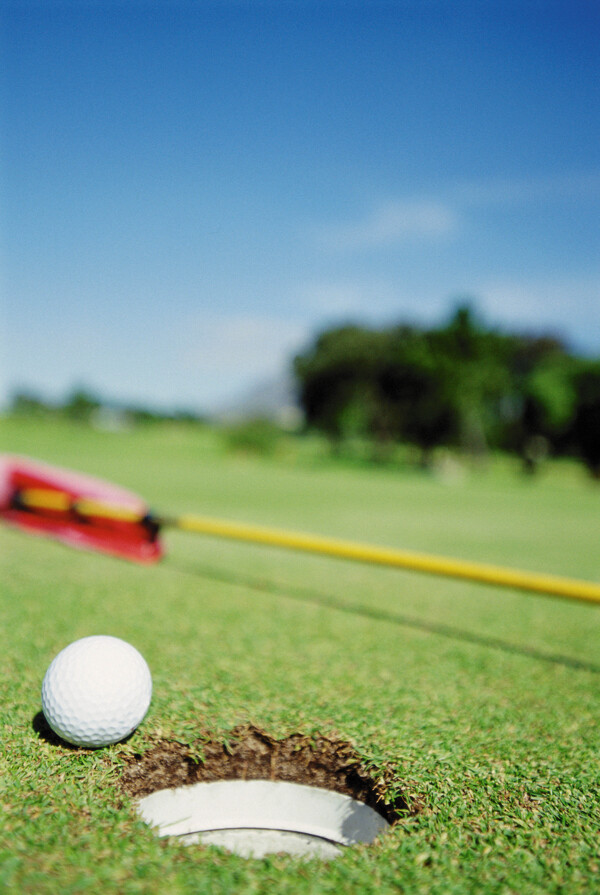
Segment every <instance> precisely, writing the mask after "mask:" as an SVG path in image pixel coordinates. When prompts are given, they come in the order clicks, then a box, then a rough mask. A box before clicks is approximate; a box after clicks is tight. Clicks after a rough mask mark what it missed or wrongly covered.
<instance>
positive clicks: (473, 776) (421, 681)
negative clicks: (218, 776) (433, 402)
mask: <svg viewBox="0 0 600 895" xmlns="http://www.w3.org/2000/svg"><path fill="white" fill-rule="evenodd" d="M0 434H1V440H2V450H4V451H7V452H14V453H21V454H27V455H29V456H34V457H36V458H38V459H41V460H45V461H48V462H51V463H55V464H59V465H62V466H65V467H69V468H73V469H79V470H82V471H85V472H89V473H92V474H95V475H98V476H101V477H104V478H107V479H109V480H111V481H114V482H117V483H119V484H122V485H124V486H126V487H129V488H131V489H133V490H135V491H137V492H139V493H140V494H142V495H143V496H144V497H145V498H146V499H147V500H148V501H149V502H150V504H151V505H152V506H153V507H155V508H156V509H157V510H159V511H163V512H173V513H177V512H180V511H192V512H201V513H206V514H208V515H215V516H221V517H224V518H232V519H239V520H242V521H247V522H254V523H260V524H267V525H274V526H281V527H286V528H290V529H293V530H303V531H309V532H314V533H317V534H324V535H331V536H337V537H344V538H353V539H356V540H361V541H365V540H366V541H371V542H373V543H378V544H383V545H389V546H399V547H406V548H410V549H415V550H422V551H430V552H435V553H439V554H446V555H449V556H455V557H458V558H464V559H474V560H480V561H485V562H491V563H496V564H503V565H509V566H513V567H517V568H523V569H529V570H532V571H540V572H550V573H555V574H561V575H567V576H570V577H580V578H587V579H590V580H596V581H598V580H600V551H598V521H597V520H598V509H599V501H600V491H599V490H598V488H597V487H594V486H593V484H592V483H591V482H589V481H588V480H587V479H586V477H585V475H584V473H583V472H582V471H581V470H580V468H579V467H577V466H575V465H572V464H569V463H554V464H550V465H549V466H548V467H547V468H546V470H545V471H543V472H542V474H541V475H540V477H539V478H537V479H536V480H530V479H525V478H523V477H522V476H521V475H520V474H519V470H518V467H516V466H515V465H514V464H512V463H511V462H509V461H506V460H501V459H497V460H494V461H493V462H491V463H490V465H489V467H488V468H487V469H485V470H478V471H470V472H468V473H467V474H465V475H463V476H457V477H452V478H450V479H448V478H447V477H441V476H436V475H431V474H425V473H423V472H420V471H418V470H416V469H414V468H412V467H409V466H398V467H390V468H381V469H373V468H367V467H364V468H361V467H360V466H356V465H354V466H352V465H350V464H345V465H344V464H342V463H339V462H334V461H331V460H329V459H328V458H326V457H325V456H324V455H323V453H322V452H321V450H320V448H319V446H318V445H316V446H315V445H313V444H311V443H310V442H307V443H304V442H296V441H293V440H290V441H289V442H286V443H285V444H283V445H282V448H281V451H280V453H276V454H275V455H274V456H273V457H271V458H261V457H254V456H244V455H241V454H234V453H230V452H227V451H224V450H223V447H222V440H221V438H220V436H219V434H218V433H217V432H213V431H211V430H208V429H197V428H194V427H185V426H181V427H176V426H164V427H162V426H154V427H151V428H149V429H136V430H133V431H131V432H97V431H94V430H91V429H88V428H85V427H77V426H70V425H67V424H59V423H43V424H41V423H36V422H32V421H22V420H21V421H13V420H2V421H0ZM166 541H167V548H168V551H167V552H168V555H167V558H166V559H165V560H164V561H163V562H162V564H161V565H159V566H157V567H150V568H146V567H142V566H136V565H132V564H128V563H125V562H122V561H119V560H114V559H110V558H107V557H103V556H100V555H97V554H93V553H85V552H79V551H75V550H70V549H68V548H66V547H64V546H62V545H59V544H57V543H54V542H51V541H48V540H45V539H41V538H35V537H32V536H28V535H25V534H22V533H19V532H15V531H13V530H10V529H8V528H2V529H0V561H1V563H2V580H3V587H2V593H1V596H0V605H1V607H2V628H3V631H4V632H5V634H4V649H3V653H2V660H1V678H0V679H1V680H2V691H3V692H2V703H1V707H0V723H1V725H2V728H1V729H2V750H1V757H0V761H1V768H0V770H1V774H0V792H1V793H2V812H3V818H2V823H1V824H0V868H1V869H0V888H2V889H3V890H4V891H7V892H19V893H20V892H23V893H27V892H39V893H45V892H48V893H50V892H56V891H61V892H64V893H84V892H88V891H90V892H91V891H103V892H105V893H121V892H127V893H129V892H131V893H137V892H140V893H142V892H143V893H159V892H160V893H162V892H172V893H192V892H194V893H195V892H199V891H200V892H204V891H206V892H216V893H219V892H233V891H235V892H237V891H239V892H250V893H252V892H267V891H268V892H270V893H279V892H281V893H283V892H294V893H295V892H299V893H302V892H314V893H320V892H323V893H325V892H332V893H333V892H339V891H352V892H365V893H369V892H373V893H375V892H377V893H382V892H398V891H400V892H407V893H412V892H415V893H417V892H419V893H420V892H428V893H445V895H446V893H470V892H473V893H475V892H477V893H519V895H524V893H525V895H526V893H534V892H535V893H542V892H543V893H578V892H581V893H583V892H586V893H587V892H592V891H595V889H596V888H597V880H598V877H599V874H600V856H599V847H598V827H599V821H600V809H599V803H598V797H597V793H598V788H599V784H600V772H599V763H598V720H599V719H598V708H599V699H598V684H599V681H600V677H599V675H600V656H599V654H598V643H599V633H600V607H595V606H589V605H584V604H579V603H576V602H573V601H566V600H560V599H554V598H545V597H539V596H532V595H526V594H521V593H518V592H516V591H511V590H500V589H497V588H493V587H486V586H481V585H477V584H473V583H467V582H461V581H452V580H449V579H442V578H435V577H431V576H427V575H422V574H421V575H420V574H416V573H409V572H401V571H394V570H390V569H382V568H376V567H372V566H361V565H356V564H351V563H348V562H343V561H338V560H332V559H325V558H319V557H316V556H309V555H302V554H294V553H289V552H285V551H280V550H276V549H267V548H258V547H251V546H247V545H241V544H234V543H227V542H222V541H218V540H216V539H212V538H204V537H199V536H197V535H191V534H183V533H176V532H171V533H168V534H167V535H166ZM93 633H106V634H113V635H116V636H119V637H123V638H124V639H126V640H129V641H130V642H132V643H133V644H134V645H135V646H137V647H138V649H140V650H141V652H142V653H143V654H144V656H145V657H146V659H147V661H148V663H149V665H150V667H151V669H152V674H153V680H154V696H153V702H152V706H151V709H150V712H149V714H148V716H147V718H146V720H145V721H144V723H143V725H142V726H141V727H140V728H139V730H138V731H137V732H136V733H135V734H134V736H133V737H132V738H131V739H130V740H129V741H128V742H127V743H125V744H120V745H116V746H111V747H108V748H106V749H100V750H96V751H86V750H78V749H71V748H69V747H67V746H64V745H61V744H59V743H57V742H55V741H52V739H51V738H49V737H48V736H46V735H44V730H43V724H42V720H41V718H40V714H39V713H40V708H41V706H40V686H41V681H42V678H43V675H44V672H45V670H46V668H47V666H48V664H49V662H50V661H51V659H52V658H53V657H54V655H56V653H57V652H58V651H59V650H60V649H61V648H62V647H64V646H65V645H66V644H67V643H69V642H71V641H72V640H75V639H77V638H78V637H83V636H86V635H88V634H93ZM240 724H250V725H255V726H256V727H259V728H261V729H262V730H265V731H266V732H267V733H268V734H269V735H270V736H272V737H286V736H289V735H291V734H295V733H299V734H303V735H311V734H313V735H315V736H317V735H319V736H330V737H334V738H337V739H342V740H344V741H348V742H350V743H351V744H352V746H353V748H354V749H355V750H356V752H357V753H358V754H359V755H360V756H361V758H362V759H363V760H364V761H365V763H367V764H368V765H369V766H370V767H372V768H373V769H374V771H375V772H376V771H377V769H378V768H379V769H383V768H386V769H391V771H392V772H393V776H394V779H395V781H396V782H397V785H398V786H399V787H401V788H402V790H403V792H404V794H405V795H406V796H407V797H408V798H409V799H410V800H412V802H413V804H415V805H419V806H420V810H419V811H418V812H417V813H415V814H413V815H408V814H407V815H406V816H405V817H403V818H402V819H401V820H400V821H399V822H398V823H397V824H396V825H395V826H394V827H393V829H392V831H391V832H390V833H389V834H388V835H386V836H385V837H382V838H381V839H380V840H378V841H377V842H376V843H375V844H374V845H372V846H368V847H367V846H364V847H363V846H361V847H356V848H352V849H348V850H347V851H346V852H345V853H344V855H343V856H342V857H341V858H339V859H338V860H336V861H333V862H330V863H322V862H319V861H311V862H302V861H300V860H297V859H294V858H290V857H286V856H275V857H272V858H269V859H265V860H262V861H246V860H244V859H242V858H238V857H236V856H232V855H227V854H226V853H224V852H221V851H219V850H216V849H212V848H205V849H202V848H186V847H184V846H180V845H177V844H176V843H173V842H170V841H167V840H159V839H157V838H156V837H155V836H154V834H153V833H152V831H151V830H149V829H148V828H146V827H145V825H144V824H143V823H141V822H140V821H139V820H138V819H137V817H136V814H135V810H134V802H133V800H132V799H131V798H130V797H128V796H127V795H126V794H124V792H123V790H122V787H121V776H122V774H123V769H124V767H125V766H126V763H127V762H128V761H129V760H130V759H131V756H132V755H133V754H134V753H137V752H144V751H145V750H147V749H149V748H150V747H151V746H152V745H153V744H154V743H156V741H157V740H158V739H162V740H167V741H177V742H180V743H184V744H187V743H193V742H194V741H195V739H196V738H197V736H198V732H199V731H209V732H212V733H213V734H214V736H215V737H226V736H227V732H228V731H230V730H231V729H232V728H234V727H236V726H237V725H240Z"/></svg>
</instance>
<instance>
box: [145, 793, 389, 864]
mask: <svg viewBox="0 0 600 895" xmlns="http://www.w3.org/2000/svg"><path fill="white" fill-rule="evenodd" d="M138 813H139V814H140V816H141V817H142V819H143V820H144V821H145V822H146V823H147V824H149V825H151V826H152V827H156V828H157V832H158V835H159V836H176V837H179V838H180V839H181V841H182V842H185V843H186V844H194V843H199V842H200V843H204V844H206V845H218V846H221V847H222V848H226V849H227V850H228V851H230V852H234V853H235V854H238V855H242V856H243V857H263V856H264V855H267V854H273V853H277V852H286V853H288V854H294V855H306V856H309V857H322V858H332V857H336V856H337V855H339V854H340V853H341V851H342V848H343V847H344V846H349V845H356V844H358V843H369V842H373V840H374V839H375V838H376V836H377V835H378V834H379V833H382V832H383V831H385V830H387V829H389V824H388V822H387V821H386V820H385V819H384V818H383V817H382V816H381V815H380V814H378V813H377V812H376V811H374V810H373V809H372V808H369V806H368V805H365V804H364V803H363V802H358V801H356V800H355V799H352V798H351V797H350V796H346V795H343V794H341V793H338V792H333V791H332V790H328V789H321V788H319V787H316V786H302V785H300V784H298V783H285V782H282V781H271V780H223V781H219V782H216V783H195V784H192V785H190V786H181V787H178V788H177V789H161V790H158V791H157V792H153V793H152V794H151V795H149V796H145V798H143V799H140V801H139V802H138Z"/></svg>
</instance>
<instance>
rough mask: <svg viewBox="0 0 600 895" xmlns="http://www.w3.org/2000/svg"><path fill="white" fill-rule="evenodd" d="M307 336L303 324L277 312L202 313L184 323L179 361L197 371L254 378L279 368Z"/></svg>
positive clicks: (195, 372) (212, 374) (205, 373)
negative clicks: (265, 313) (287, 318)
mask: <svg viewBox="0 0 600 895" xmlns="http://www.w3.org/2000/svg"><path fill="white" fill-rule="evenodd" d="M307 337H308V330H307V328H306V327H305V326H304V325H303V324H301V323H297V322H295V321H291V320H286V319H283V318H280V317H276V316H268V315H262V316H259V315H253V314H243V313H239V314H235V313H234V314H222V315H220V314H205V315H204V314H203V315H199V316H197V317H195V318H194V319H193V320H188V321H187V323H186V327H185V333H184V334H183V336H182V344H183V346H184V347H183V352H182V355H181V361H182V362H183V364H184V365H185V367H186V369H188V370H189V371H190V372H193V373H194V374H196V375H197V374H201V375H207V376H210V377H211V378H213V377H216V376H226V377H228V378H231V377H233V378H237V379H238V380H239V379H240V377H244V378H245V377H248V379H256V378H257V377H262V376H265V375H269V374H270V373H272V372H273V371H276V370H278V369H280V368H281V367H282V366H283V365H284V364H285V363H286V362H287V361H288V360H289V357H290V355H291V354H292V353H293V352H295V351H297V350H299V349H300V348H301V347H302V345H303V343H304V342H305V341H306V339H307Z"/></svg>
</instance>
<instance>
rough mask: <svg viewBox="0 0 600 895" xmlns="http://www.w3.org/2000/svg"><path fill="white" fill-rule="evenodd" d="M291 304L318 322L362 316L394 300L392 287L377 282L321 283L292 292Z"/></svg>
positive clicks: (392, 302)
mask: <svg viewBox="0 0 600 895" xmlns="http://www.w3.org/2000/svg"><path fill="white" fill-rule="evenodd" d="M294 300H295V303H296V304H297V305H298V306H299V307H301V308H304V309H306V310H307V311H308V312H309V313H310V314H311V315H313V316H314V315H315V314H316V315H318V317H319V318H320V319H322V318H325V319H329V318H340V317H343V316H345V317H351V316H361V317H362V316H364V315H365V313H366V312H368V311H369V310H371V311H373V310H377V309H378V308H384V309H385V308H388V307H390V306H393V305H394V303H395V302H396V300H397V290H396V289H394V287H393V286H392V284H390V283H387V282H384V281H382V280H377V279H375V278H373V279H372V280H349V279H348V280H322V281H313V282H309V283H305V284H304V285H302V286H301V287H300V288H299V289H297V290H295V294H294Z"/></svg>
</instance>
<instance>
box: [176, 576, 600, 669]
mask: <svg viewBox="0 0 600 895" xmlns="http://www.w3.org/2000/svg"><path fill="white" fill-rule="evenodd" d="M171 565H173V566H175V567H176V568H177V569H178V570H179V571H181V572H185V573H187V574H191V575H200V576H201V577H203V578H210V579H212V580H214V581H220V582H222V583H224V584H235V585H239V586H240V587H246V588H250V589H252V590H256V591H260V592H262V593H267V594H273V595H275V596H284V597H287V598H289V599H293V600H298V601H301V602H303V603H312V604H313V605H315V606H325V607H327V608H328V609H334V610H337V611H338V612H347V613H349V614H351V615H361V616H363V617H364V618H369V619H373V620H374V621H381V622H388V623H391V624H394V625H400V626H402V627H405V628H414V629H415V630H417V631H426V632H427V633H428V634H438V635H439V636H441V637H448V638H450V639H452V640H459V641H462V642H463V643H474V644H476V645H477V646H485V647H488V648H490V649H496V650H501V651H502V652H505V653H512V654H513V655H517V656H525V657H526V658H528V659H536V660H538V661H540V662H550V663H552V664H553V665H563V666H565V667H566V668H574V669H577V670H579V671H590V672H592V673H593V674H600V665H596V664H595V663H594V662H588V661H587V660H585V659H575V658H573V657H571V656H563V655H561V654H560V653H546V652H544V651H542V650H537V649H535V648H534V647H531V646H523V645H521V644H517V643H510V641H508V640H502V639H501V638H500V637H488V636H487V635H485V634H475V633H473V632H472V631H466V630H464V629H463V628H457V627H454V626H453V625H443V624H439V623H438V622H431V621H427V620H425V619H420V618H415V617H414V616H410V615H403V614H401V613H395V612H388V611H386V610H385V609H376V608H372V607H369V606H362V605H361V604H359V603H349V602H348V601H346V600H338V599H336V597H332V596H331V595H330V594H324V593H319V592H318V591H314V590H309V589H308V588H299V587H293V586H290V585H289V584H284V583H283V582H277V581H268V580H267V579H265V578H256V577H253V576H251V575H240V574H236V573H235V572H231V571H228V570H225V569H218V568H216V567H214V566H204V565H202V566H200V565H191V564H185V563H181V562H177V563H174V562H173V561H171Z"/></svg>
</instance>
